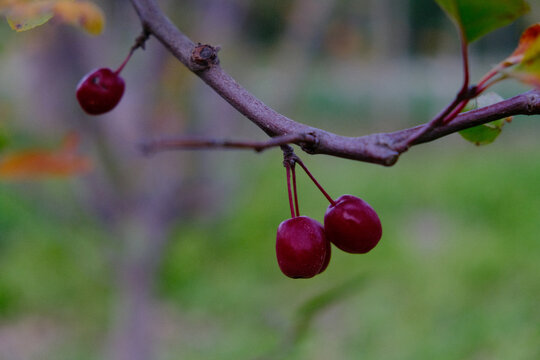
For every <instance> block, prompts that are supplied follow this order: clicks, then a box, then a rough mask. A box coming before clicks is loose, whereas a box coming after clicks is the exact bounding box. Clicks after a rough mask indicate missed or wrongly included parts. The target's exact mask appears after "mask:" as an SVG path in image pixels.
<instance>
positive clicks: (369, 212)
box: [276, 159, 382, 279]
mask: <svg viewBox="0 0 540 360" xmlns="http://www.w3.org/2000/svg"><path fill="white" fill-rule="evenodd" d="M295 162H296V163H298V164H299V165H300V166H301V167H302V168H303V169H304V170H305V171H306V173H307V174H308V176H309V177H310V178H311V179H312V180H313V182H314V183H315V185H317V187H318V188H319V189H320V190H321V192H322V193H323V194H324V195H325V196H326V198H327V199H328V200H329V201H330V205H329V206H328V208H327V210H326V213H325V215H324V226H323V225H321V224H320V223H319V222H318V221H316V220H314V219H311V218H309V217H307V216H300V214H299V211H298V199H297V194H296V179H295V176H294V163H295ZM285 167H286V170H287V188H288V192H289V203H290V207H291V215H292V217H291V218H290V219H287V220H285V221H283V222H282V223H281V224H279V226H278V230H277V236H276V255H277V261H278V265H279V268H280V269H281V271H282V272H283V274H285V275H286V276H288V277H291V278H304V279H307V278H311V277H313V276H315V275H317V274H320V273H322V272H323V271H324V270H326V268H327V267H328V264H329V262H330V256H331V244H334V245H335V246H336V247H337V248H339V249H340V250H343V251H345V252H348V253H353V254H364V253H367V252H368V251H370V250H371V249H373V248H374V247H375V246H376V245H377V243H378V242H379V240H380V239H381V236H382V227H381V221H380V220H379V217H378V215H377V213H376V212H375V210H373V208H372V207H371V206H370V205H369V204H368V203H367V202H365V201H364V200H362V199H360V198H358V197H356V196H352V195H342V196H340V197H339V198H338V199H337V200H333V199H332V198H331V197H330V196H329V195H328V194H327V193H326V191H325V190H324V189H323V188H322V187H321V186H320V185H319V183H318V182H317V181H316V180H315V178H314V177H313V176H312V175H311V173H310V172H309V171H308V170H307V168H306V167H305V165H304V164H303V163H302V162H301V161H300V160H299V159H295V160H294V162H293V165H292V166H291V164H290V163H289V162H287V161H286V162H285ZM291 170H292V173H293V189H294V205H293V196H292V194H291V184H290V172H291Z"/></svg>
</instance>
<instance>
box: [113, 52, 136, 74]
mask: <svg viewBox="0 0 540 360" xmlns="http://www.w3.org/2000/svg"><path fill="white" fill-rule="evenodd" d="M135 49H137V48H136V47H132V48H131V50H129V54H128V56H126V58H125V59H124V62H122V64H121V65H120V66H119V67H118V69H116V71H115V72H114V73H115V74H116V75H119V74H120V73H121V72H122V70H124V67H125V66H126V64H127V63H128V61H129V59H131V55H133V53H134V52H135Z"/></svg>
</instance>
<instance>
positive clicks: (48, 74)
mask: <svg viewBox="0 0 540 360" xmlns="http://www.w3.org/2000/svg"><path fill="white" fill-rule="evenodd" d="M161 3H162V6H163V7H164V8H165V9H166V10H167V13H168V14H169V15H170V16H171V18H172V19H173V20H174V21H175V22H176V23H177V24H178V26H179V27H180V28H181V29H182V30H183V31H185V32H186V33H187V34H188V35H189V36H190V37H191V38H192V39H193V40H194V41H201V42H203V43H211V44H220V45H221V46H222V51H221V53H220V57H221V63H222V65H223V67H224V68H225V69H227V70H228V71H230V73H231V74H232V75H233V76H234V77H235V78H237V80H238V81H239V82H240V83H242V84H243V85H245V86H246V87H247V88H248V89H250V90H252V91H253V92H254V93H255V94H256V95H257V96H259V97H261V98H262V100H263V101H265V102H267V103H268V104H269V105H270V106H273V107H274V108H275V109H276V110H278V111H280V112H282V113H284V114H286V115H287V116H290V117H292V118H293V119H296V120H298V121H301V122H304V123H307V124H310V125H313V126H318V127H322V128H324V129H327V130H329V131H332V132H336V133H340V134H347V135H351V136H352V135H362V134H367V133H372V132H383V131H393V130H397V129H400V128H405V127H409V126H412V125H414V124H419V123H422V122H425V121H427V120H429V118H430V117H431V116H433V115H434V114H435V113H436V112H437V110H438V109H440V108H441V107H442V106H444V104H445V103H447V102H448V101H449V100H451V99H452V97H453V95H454V94H455V92H456V90H457V89H458V88H459V86H460V84H459V82H460V61H459V54H458V53H457V49H458V46H459V44H458V43H457V39H456V37H455V30H454V29H453V28H452V25H451V23H450V22H449V21H448V20H446V19H445V18H444V16H443V14H442V12H441V11H440V10H439V9H438V7H437V6H436V5H435V4H434V2H433V1H431V0H430V1H428V0H425V1H424V0H410V1H400V0H385V1H345V0H339V1H338V0H336V1H328V2H324V4H321V3H320V2H314V1H309V0H303V1H302V0H297V1H284V0H280V1H258V2H247V1H242V0H227V1H218V0H205V1H185V2H182V3H181V4H177V3H176V2H173V1H168V2H167V1H163V2H161ZM531 3H532V1H531ZM100 5H101V6H103V8H104V10H105V12H106V14H107V16H108V28H107V30H106V32H105V33H104V34H103V35H102V36H100V37H98V38H90V37H88V36H87V35H85V34H83V33H81V32H80V31H78V30H76V29H73V28H70V27H65V26H60V25H57V24H54V23H50V24H47V25H45V26H43V27H42V28H39V29H36V30H34V31H31V32H27V33H20V34H16V33H13V32H11V30H10V29H9V27H8V26H7V24H2V25H0V36H1V38H2V41H1V42H0V82H1V84H2V85H3V86H2V88H1V89H0V110H1V114H2V116H1V119H0V133H1V135H0V137H2V138H3V139H5V140H2V141H5V142H6V143H7V146H6V147H5V148H4V149H3V150H1V151H2V152H0V156H2V154H3V153H4V152H5V153H8V152H9V151H12V150H13V151H14V150H17V149H22V148H28V147H33V146H41V147H53V146H54V144H56V143H58V142H59V141H60V139H61V137H62V136H63V134H65V132H66V131H68V130H72V129H75V130H77V131H78V132H79V133H80V134H81V136H82V138H83V148H82V150H81V151H82V152H83V153H85V154H89V155H91V156H92V157H93V159H94V161H95V163H96V169H95V171H94V172H93V173H92V174H90V175H87V176H84V177H79V178H72V179H50V180H46V181H40V182H37V181H25V182H9V181H0V359H2V360H19V359H25V360H26V359H40V360H47V359H51V360H52V359H55V360H63V359H66V360H67V359H70V360H72V359H77V360H78V359H80V360H90V359H104V358H107V359H109V358H110V359H115V360H116V359H118V360H120V359H135V360H137V359H141V360H144V359H164V360H165V359H171V360H172V359H396V360H397V359H400V360H401V359H471V360H472V359H474V360H480V359H516V360H519V359H523V360H525V359H540V306H539V305H540V260H539V259H540V235H539V234H540V186H539V185H540V165H539V164H540V144H539V143H538V140H537V139H538V134H540V122H539V120H540V118H539V117H538V116H535V117H516V118H515V119H514V121H513V122H512V123H511V124H510V125H507V126H506V127H505V129H504V131H503V134H502V135H501V136H500V138H499V139H498V140H497V141H496V142H495V143H494V144H492V145H490V146H486V147H475V146H473V145H471V144H469V143H467V142H465V141H464V140H462V139H461V138H460V137H459V135H452V136H449V137H447V138H444V139H441V140H438V141H435V142H433V143H430V144H425V145H421V146H418V147H415V148H413V149H411V150H410V151H409V152H408V153H407V154H405V155H404V156H403V157H402V158H401V159H400V161H399V162H398V164H397V165H395V166H394V167H392V168H383V167H380V166H376V165H370V164H364V163H357V162H353V161H348V160H342V159H334V158H330V157H325V156H313V157H310V156H308V155H303V154H302V153H301V151H299V153H298V154H299V155H300V156H301V157H302V158H303V159H304V161H305V163H306V164H307V166H308V167H309V168H310V169H311V171H312V172H313V174H314V175H315V176H316V177H317V179H318V180H319V181H320V182H321V183H322V184H323V186H325V188H326V189H327V190H328V192H329V193H330V194H332V195H333V196H334V197H337V196H339V195H341V194H344V193H349V194H354V195H356V196H359V197H361V198H363V199H364V200H366V201H368V202H369V203H370V204H371V205H372V206H373V207H374V208H375V209H376V211H377V212H378V214H379V216H380V218H381V221H382V223H383V238H382V240H381V242H380V244H379V245H378V246H377V247H376V248H375V249H374V250H373V251H372V252H370V253H369V254H366V255H351V254H345V253H342V252H340V251H339V250H337V249H336V248H333V253H332V260H331V263H330V266H329V268H328V269H327V270H326V272H324V273H323V274H321V275H319V276H317V277H315V278H313V279H310V280H292V279H288V278H286V277H285V276H284V275H282V274H281V272H280V271H279V268H278V266H277V262H276V259H275V252H274V241H275V232H276V228H277V225H278V224H279V223H280V222H281V221H283V220H285V219H286V218H287V216H288V213H289V212H288V211H289V210H288V204H287V193H286V191H287V190H286V183H285V171H284V169H283V167H282V165H281V161H282V158H281V153H280V151H279V150H268V151H266V152H264V153H262V154H254V153H251V152H239V151H217V152H182V153H178V152H176V153H174V152H171V153H163V154H159V155H156V156H154V157H150V158H145V157H142V156H141V155H140V154H139V153H138V152H137V151H136V144H137V143H138V142H139V141H141V140H145V139H148V138H151V137H157V136H161V135H163V134H167V135H169V136H174V135H178V134H197V135H207V136H212V137H217V138H232V139H260V140H263V139H264V135H263V134H262V133H261V132H260V131H259V130H258V129H256V128H255V127H254V126H252V125H251V124H250V123H249V122H248V121H247V120H246V119H244V118H242V117H241V116H240V115H238V114H236V113H235V112H234V111H232V110H230V109H229V107H228V105H227V104H225V103H224V102H223V101H222V100H221V99H219V98H218V97H217V96H216V95H215V94H213V93H212V92H211V91H210V90H209V89H207V88H206V87H205V86H204V85H203V84H202V83H201V82H200V81H199V80H198V79H196V77H195V76H193V75H192V74H189V73H188V72H187V70H185V69H184V68H183V67H182V66H181V65H180V64H179V63H177V62H176V61H175V60H174V59H172V58H171V56H170V55H169V54H167V53H166V52H165V51H164V50H163V49H162V47H161V45H160V44H159V43H158V42H157V41H156V40H155V39H151V40H150V41H149V43H148V46H147V49H146V51H144V52H143V51H138V52H137V53H136V54H135V56H134V57H133V59H132V61H131V62H130V64H128V66H127V68H126V70H125V73H124V78H125V79H126V83H127V91H126V94H125V97H124V99H123V100H122V103H121V104H120V105H119V107H118V108H117V109H115V110H114V111H113V112H112V113H110V114H108V115H105V116H102V117H98V118H93V117H88V116H86V115H84V114H83V113H82V111H80V110H79V109H78V105H77V104H76V101H75V98H74V96H73V89H74V87H75V84H76V83H77V81H78V79H79V78H80V77H81V76H82V75H83V74H85V73H86V72H88V71H89V70H90V69H92V68H95V67H101V66H110V67H113V68H114V67H115V65H114V64H119V63H120V62H121V60H122V59H123V57H124V56H125V53H126V52H127V50H128V49H129V47H130V46H131V42H132V40H133V39H134V38H135V37H136V36H137V34H138V33H139V31H140V29H139V25H138V21H137V18H136V16H135V14H134V12H133V10H132V9H131V8H130V6H129V4H127V3H124V2H122V4H119V3H118V2H100ZM531 5H532V6H533V11H532V12H531V14H529V15H528V16H526V17H525V18H523V19H521V20H520V21H518V22H517V23H515V24H513V25H511V26H509V27H506V28H504V29H501V30H499V31H497V32H495V33H494V34H491V35H490V36H488V37H486V38H485V39H483V40H482V41H480V42H479V43H476V44H474V45H473V46H472V50H471V60H472V74H473V81H474V80H478V79H479V78H480V77H481V75H482V74H483V73H484V72H485V71H487V70H489V68H490V67H491V66H492V65H493V64H495V63H497V62H498V61H500V60H501V59H502V58H504V57H505V56H506V55H507V54H509V53H510V52H511V51H512V50H513V48H514V47H515V45H516V42H517V39H518V38H519V34H520V33H521V31H522V30H523V29H524V28H525V27H526V26H528V25H530V24H532V23H534V22H537V21H538V19H540V8H539V6H538V4H536V3H532V4H531ZM494 90H495V91H497V92H499V93H500V94H501V95H503V96H505V97H509V96H512V95H513V94H517V93H520V92H523V91H526V90H527V88H526V87H524V86H521V85H519V84H517V83H514V82H508V83H502V84H500V85H498V86H496V87H495V88H494ZM299 194H300V209H301V212H302V213H303V214H305V215H308V216H311V217H313V218H315V219H317V220H319V221H322V219H323V216H324V211H325V209H326V206H327V203H326V200H325V199H324V198H323V197H322V196H321V195H320V193H318V191H317V189H316V188H315V187H314V186H313V185H312V184H311V183H310V181H309V180H308V179H307V177H306V176H304V175H303V174H300V175H299Z"/></svg>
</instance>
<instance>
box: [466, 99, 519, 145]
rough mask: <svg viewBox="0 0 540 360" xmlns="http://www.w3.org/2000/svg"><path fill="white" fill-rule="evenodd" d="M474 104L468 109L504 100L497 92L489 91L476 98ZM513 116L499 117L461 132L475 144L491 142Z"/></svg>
mask: <svg viewBox="0 0 540 360" xmlns="http://www.w3.org/2000/svg"><path fill="white" fill-rule="evenodd" d="M475 100H476V101H474V102H472V104H471V105H472V106H471V107H469V108H468V109H467V110H474V109H478V108H482V107H485V106H489V105H493V104H496V103H498V102H501V101H502V100H504V99H503V98H502V97H501V96H500V95H498V94H496V93H492V92H491V93H487V94H485V95H482V96H480V97H478V98H477V99H475ZM511 120H512V118H506V119H499V120H495V121H492V122H490V123H487V124H483V125H479V126H475V127H472V128H469V129H465V130H461V131H460V132H459V134H460V135H461V136H462V137H463V138H464V139H465V140H467V141H470V142H472V143H473V144H475V145H487V144H491V143H492V142H493V141H495V139H497V137H498V136H499V135H500V133H501V132H502V128H503V126H504V124H505V123H506V122H510V121H511Z"/></svg>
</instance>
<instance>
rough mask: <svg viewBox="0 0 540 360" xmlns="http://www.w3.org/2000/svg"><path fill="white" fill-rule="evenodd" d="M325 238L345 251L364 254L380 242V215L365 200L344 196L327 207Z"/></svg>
mask: <svg viewBox="0 0 540 360" xmlns="http://www.w3.org/2000/svg"><path fill="white" fill-rule="evenodd" d="M324 231H325V233H326V237H327V238H328V240H330V241H331V242H332V243H334V245H336V246H337V247H338V248H340V249H341V250H343V251H346V252H348V253H353V254H364V253H367V252H368V251H370V250H371V249H373V248H374V247H375V245H377V243H378V242H379V240H380V239H381V236H382V227H381V221H380V220H379V216H378V215H377V213H376V212H375V210H373V208H372V207H371V206H370V205H369V204H368V203H367V202H365V201H364V200H362V199H360V198H357V197H356V196H352V195H342V196H340V197H339V198H338V199H337V200H336V201H335V204H334V205H332V204H330V206H328V209H327V210H326V214H325V215H324Z"/></svg>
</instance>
